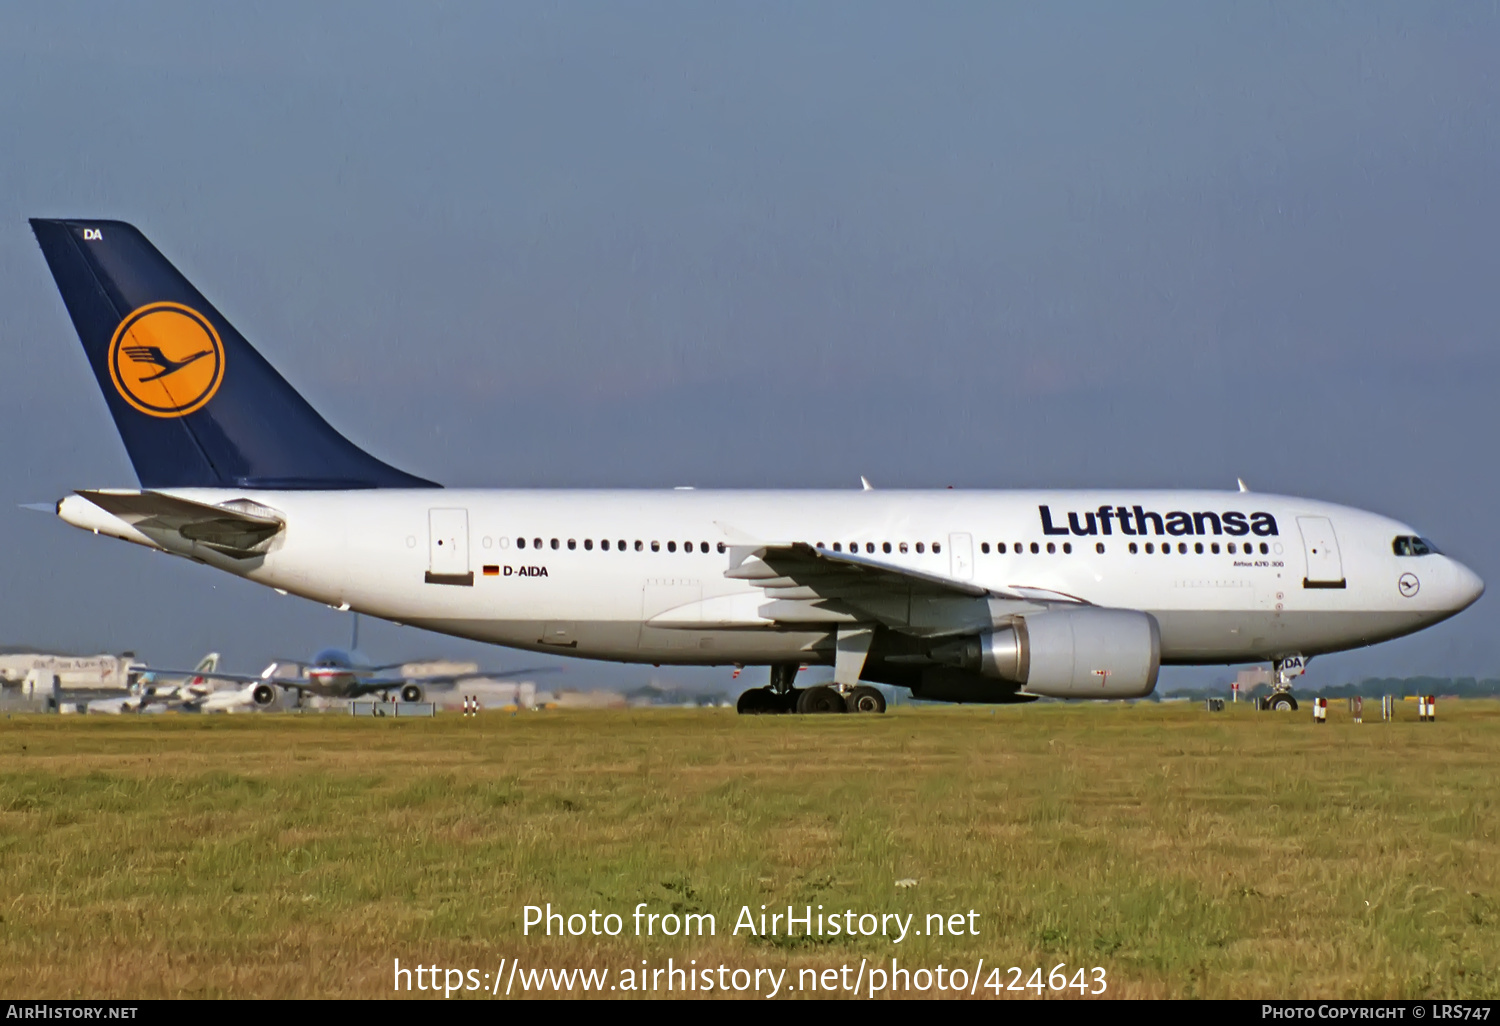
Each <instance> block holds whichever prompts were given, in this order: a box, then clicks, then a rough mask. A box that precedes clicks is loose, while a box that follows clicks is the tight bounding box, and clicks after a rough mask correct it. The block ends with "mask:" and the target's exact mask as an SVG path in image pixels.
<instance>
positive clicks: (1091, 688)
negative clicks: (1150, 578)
mask: <svg viewBox="0 0 1500 1026" xmlns="http://www.w3.org/2000/svg"><path fill="white" fill-rule="evenodd" d="M932 656H933V658H934V659H936V660H937V661H938V662H940V663H944V664H946V665H949V666H955V667H958V668H960V669H963V670H968V671H969V672H971V673H978V674H980V675H982V676H984V677H990V678H995V679H999V680H1006V681H1012V682H1014V683H1016V684H1021V685H1024V687H1025V690H1026V693H1027V694H1032V695H1045V696H1048V697H1050V698H1140V697H1141V696H1143V695H1149V694H1150V693H1151V692H1152V690H1153V689H1154V688H1155V687H1156V676H1157V673H1158V671H1159V670H1160V669H1161V629H1160V627H1159V626H1158V625H1157V623H1156V618H1155V617H1154V616H1152V615H1151V614H1150V613H1142V612H1139V611H1137V610H1133V609H1099V608H1096V607H1093V606H1083V607H1080V608H1077V609H1049V610H1047V611H1046V612H1042V613H1031V614H1028V615H1027V616H1024V617H1021V618H1019V619H1017V620H1016V621H1015V622H1014V623H1013V624H1011V625H1010V626H1008V627H1003V628H1001V629H999V630H995V631H990V632H988V633H985V634H979V635H976V636H974V637H969V638H963V639H960V640H958V641H952V642H948V643H947V644H945V645H940V646H938V647H937V648H935V649H933V651H932Z"/></svg>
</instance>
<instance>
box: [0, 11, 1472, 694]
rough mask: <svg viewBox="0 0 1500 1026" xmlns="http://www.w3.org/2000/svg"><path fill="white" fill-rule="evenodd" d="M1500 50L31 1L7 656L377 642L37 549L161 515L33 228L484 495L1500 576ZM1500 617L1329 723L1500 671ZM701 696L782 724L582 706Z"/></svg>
mask: <svg viewBox="0 0 1500 1026" xmlns="http://www.w3.org/2000/svg"><path fill="white" fill-rule="evenodd" d="M1496 53H1500V9H1497V6H1496V4H1494V3H1484V4H1472V3H1471V4H1464V3H1452V4H1442V5H1436V4H1432V5H1427V4H1422V5H1418V4H1409V3H1391V4H1382V3H1349V4H1342V3H1340V4H1335V3H1316V4H1307V3H1285V4H1277V3H1257V4H1229V3H1186V2H1184V3H1137V4H1129V5H1124V4H1110V3H1057V4H1046V5H1031V4H1007V3H972V4H967V3H940V4H921V5H919V4H912V3H907V4H889V3H878V2H867V0H861V2H859V3H854V2H831V0H830V2H825V3H818V4H806V3H767V2H755V3H750V2H744V3H731V2H725V3H715V4H702V3H652V2H642V3H633V4H617V3H606V2H599V3H548V4H543V3H535V4H497V3H475V4H452V3H430V4H423V5H412V4H396V3H389V2H360V3H347V4H339V3H318V4H302V3H295V4H293V3H286V4H277V3H266V4H257V5H233V6H232V5H203V4H193V3H180V4H175V3H150V2H145V3H136V4H131V5H101V4H95V3H68V2H53V0H48V2H37V3H28V2H18V3H9V4H4V5H0V352H3V353H4V358H5V366H6V368H7V369H8V371H9V373H7V374H4V375H0V404H3V406H0V409H3V421H0V424H3V427H0V432H3V434H0V438H3V441H4V444H0V531H3V537H4V538H5V539H6V542H5V543H4V545H3V546H0V581H3V584H0V644H24V645H36V646H43V647H54V648H58V649H62V650H67V651H78V652H85V651H87V652H94V651H103V650H108V651H120V650H127V649H128V650H132V651H136V652H137V653H139V654H140V655H141V656H143V657H145V658H146V659H148V660H149V661H150V662H152V663H154V664H156V665H186V664H188V661H191V660H196V658H197V656H198V655H200V654H201V653H202V652H204V651H207V650H210V649H213V650H218V651H221V652H223V653H224V656H225V663H224V665H225V666H226V667H229V668H234V669H241V668H248V669H251V670H255V669H258V668H259V667H260V666H261V665H263V664H264V663H265V662H266V661H268V660H269V659H270V658H271V657H273V656H281V657H291V656H306V655H307V654H310V653H311V652H312V651H314V650H315V649H317V648H319V647H322V646H323V645H326V644H331V643H340V642H343V641H345V640H346V639H347V636H348V631H349V623H348V619H349V618H348V615H347V614H340V613H337V612H336V611H332V610H328V609H326V608H324V607H322V606H320V605H317V604H314V603H309V602H306V601H304V600H300V599H296V598H289V597H282V596H278V595H276V594H275V593H274V592H270V591H267V590H265V589H262V588H260V587H258V586H255V585H252V584H249V583H246V582H243V581H239V580H237V579H235V578H232V577H230V576H228V575H225V574H221V573H218V572H215V571H212V570H210V569H208V568H205V567H200V566H196V565H194V564H191V563H188V562H186V561H182V560H177V559H173V558H170V557H166V556H163V555H159V554H154V553H151V552H147V551H145V550H141V549H137V548H135V547H133V546H128V545H123V544H121V543H118V542H112V541H109V540H107V539H100V538H94V537H90V536H88V535H84V534H81V533H80V532H78V531H76V530H74V529H72V528H69V527H67V526H66V525H64V524H62V523H61V522H59V521H57V520H55V519H50V520H49V518H48V517H46V516H45V515H42V514H38V513H35V512H30V511H26V510H22V509H20V508H19V504H21V503H27V502H46V501H50V500H53V499H55V498H57V497H59V496H61V495H64V494H67V493H68V492H69V491H70V490H72V489H74V488H82V487H101V486H115V487H131V486H134V485H135V484H136V481H135V478H134V475H133V473H132V471H131V468H130V464H129V462H128V460H127V459H126V456H125V451H124V448H123V446H122V445H121V444H120V441H119V437H118V435H117V434H116V432H115V430H114V427H113V424H112V423H111V422H110V420H109V418H108V416H107V413H106V409H105V406H104V402H103V399H102V398H101V397H100V395H99V394H98V391H97V388H96V386H95V384H94V381H93V379H92V376H91V374H90V372H89V370H88V367H87V364H86V362H85V360H84V357H83V353H82V350H81V347H80V346H79V343H78V340H77V337H76V335H75V334H74V333H73V330H72V327H71V325H70V323H69V322H68V319H67V316H66V313H65V311H64V308H63V306H62V302H61V300H60V298H59V296H58V294H57V291H56V289H55V287H54V286H53V284H52V281H51V278H50V276H49V275H48V273H47V269H46V265H45V263H44V262H43V260H42V258H41V254H40V252H39V251H38V249H37V247H36V245H35V242H34V240H33V239H32V236H31V233H30V231H29V229H28V227H27V224H26V218H27V217H32V216H52V217H99V218H117V219H122V220H128V221H131V222H133V223H134V224H136V225H137V226H138V227H140V228H141V229H142V230H143V231H144V232H145V233H146V234H147V235H148V237H150V238H151V239H152V241H153V242H154V243H155V244H156V245H157V246H158V247H159V248H160V249H161V250H162V251H163V252H164V253H165V254H166V255H167V256H168V258H169V259H170V260H172V261H173V262H174V263H175V264H176V265H177V266H178V267H179V268H180V269H181V270H182V271H183V272H184V273H185V274H187V276H188V277H189V278H190V279H191V280H193V282H194V283H195V284H196V285H197V286H198V287H199V288H200V289H201V290H202V291H203V292H204V293H205V294H206V295H207V296H208V297H209V299H210V300H211V301H212V302H213V303H214V304H215V305H216V306H217V307H218V308H219V310H220V311H221V312H223V313H224V315H225V316H226V317H228V319H229V320H230V321H231V322H233V323H234V324H235V326H236V327H237V328H239V330H240V331H241V332H242V333H243V334H244V335H245V336H246V337H247V338H249V339H250V340H251V342H252V343H253V344H254V345H255V346H256V347H257V348H258V349H259V350H260V351H261V353H262V354H263V355H265V356H266V357H267V358H268V359H270V360H271V362H272V363H273V364H275V365H276V366H277V368H278V369H279V370H280V371H281V372H282V374H283V375H284V376H285V377H286V378H287V379H288V380H289V381H291V382H292V384H293V385H294V387H296V388H297V389H298V390H299V391H300V392H302V394H303V395H304V396H306V397H307V398H308V399H309V401H311V402H312V403H313V405H314V406H315V407H317V408H318V409H319V410H320V411H321V412H322V413H323V414H324V415H325V416H326V417H327V418H328V419H329V420H330V422H331V423H333V424H334V426H335V427H337V428H339V429H340V430H341V431H342V432H343V433H344V434H346V435H347V436H348V437H350V438H351V439H352V440H353V441H355V442H356V443H357V444H359V445H361V446H362V447H364V448H366V449H368V450H369V451H371V452H373V453H374V454H376V455H378V456H380V457H381V458H383V459H386V460H388V461H390V462H392V463H394V464H395V465H396V466H399V467H401V468H402V469H405V470H408V471H411V472H413V473H416V474H419V475H421V476H424V477H428V478H431V479H434V480H438V481H441V482H443V483H445V484H448V485H466V486H496V487H500V486H504V487H528V486H549V487H551V486H563V487H567V486H580V487H582V486H589V487H597V486H620V487H636V486H640V487H667V486H672V485H683V484H690V485H696V486H699V487H709V486H718V487H835V488H842V487H858V485H859V476H860V475H865V476H867V477H869V478H870V479H871V480H872V481H873V482H874V483H875V484H876V485H877V486H884V487H944V486H947V485H953V486H955V487H957V488H1005V487H1058V488H1064V487H1118V488H1126V487H1193V488H1200V487H1201V488H1223V487H1229V488H1232V487H1234V484H1235V479H1236V478H1244V479H1245V480H1246V481H1247V482H1248V483H1249V485H1250V486H1251V487H1252V488H1253V489H1256V490H1260V491H1269V492H1278V493H1290V494H1295V495H1305V496H1309V497H1315V498H1320V499H1326V500H1330V501H1334V502H1341V503H1346V504H1349V505H1353V506H1358V507H1361V508H1365V509H1371V510H1375V511H1378V512H1381V513H1385V514H1388V515H1391V516H1394V517H1397V518H1400V519H1403V520H1406V521H1408V522H1411V523H1413V524H1415V525H1416V526H1417V527H1418V528H1419V529H1420V530H1421V531H1422V532H1423V533H1424V534H1426V535H1428V536H1430V537H1431V538H1433V539H1434V540H1435V541H1437V542H1438V544H1439V545H1440V546H1442V547H1443V548H1444V550H1445V551H1447V552H1449V553H1451V554H1453V555H1454V556H1456V557H1457V558H1459V559H1460V560H1462V561H1463V562H1465V563H1466V564H1468V565H1469V566H1471V567H1473V568H1474V569H1475V570H1476V571H1477V572H1478V573H1479V574H1480V575H1481V576H1482V577H1484V578H1486V579H1487V580H1489V581H1491V582H1492V583H1493V582H1495V581H1497V580H1500V548H1497V546H1496V523H1495V521H1496V516H1495V513H1496V511H1497V509H1500V483H1497V479H1496V475H1495V474H1494V472H1493V471H1494V466H1495V445H1496V442H1497V430H1496V424H1495V419H1494V417H1493V416H1492V413H1491V411H1492V408H1493V404H1494V396H1495V392H1496V385H1497V383H1500V347H1497V346H1496V345H1495V344H1494V343H1495V335H1496V326H1497V323H1500V289H1497V287H1496V284H1497V282H1500V256H1497V240H1500V195H1497V192H1496V188H1495V182H1496V175H1497V171H1500V124H1497V117H1500V115H1497V112H1500V75H1497V73H1496V71H1495V67H1494V65H1495V62H1494V54H1496ZM1496 602H1497V599H1496V598H1495V597H1494V596H1490V597H1487V598H1485V599H1482V600H1481V601H1480V602H1479V604H1477V605H1476V606H1474V607H1473V608H1471V609H1470V610H1468V611H1466V612H1465V613H1463V614H1461V615H1460V616H1458V617H1457V618H1455V619H1453V620H1451V621H1449V622H1447V623H1445V624H1443V625H1440V626H1438V627H1435V628H1432V629H1430V630H1428V631H1426V632H1423V633H1422V634H1419V635H1416V636H1414V637H1411V638H1407V639H1402V640H1398V641H1395V642H1389V643H1386V644H1383V645H1379V646H1376V647H1374V648H1370V649H1365V650H1361V651H1357V652H1353V653H1346V654H1342V655H1336V656H1326V657H1320V658H1319V659H1317V660H1316V661H1314V662H1313V663H1312V665H1311V668H1310V669H1309V672H1308V682H1309V683H1312V684H1315V685H1316V684H1321V683H1337V682H1342V681H1344V680H1349V679H1357V678H1359V677H1363V676H1405V675H1416V674H1455V675H1477V676H1500V630H1497V629H1496V628H1497V626H1500V624H1497V622H1496V612H1495V608H1496ZM362 642H363V646H362V647H363V648H364V649H365V650H366V651H367V652H368V653H369V654H370V655H371V656H372V657H378V658H379V659H380V660H381V661H388V660H392V659H399V658H406V657H419V656H420V657H426V656H431V655H437V654H442V655H450V656H455V657H462V658H470V659H478V660H479V661H481V662H482V663H484V665H486V666H496V665H498V666H505V665H515V664H516V662H517V660H526V661H528V662H529V663H534V662H535V658H534V657H529V656H525V655H523V654H520V653H512V652H506V651H504V650H499V649H493V648H487V647H485V646H479V645H471V644H468V643H464V642H457V641H454V640H452V639H446V638H441V637H438V636H434V635H429V634H424V633H422V632H420V631H416V630H414V629H410V628H397V627H395V626H393V625H387V624H380V623H377V622H367V623H366V624H365V625H364V627H363V630H362ZM1231 674H1232V671H1231V670H1227V669H1224V668H1213V669H1209V670H1202V671H1190V670H1178V671H1171V672H1170V673H1168V674H1166V675H1164V678H1163V686H1167V687H1170V686H1173V685H1174V684H1176V683H1192V682H1196V681H1199V680H1212V679H1216V678H1227V677H1229V676H1230V675H1231ZM651 675H655V676H656V677H658V678H660V679H670V680H673V681H677V682H680V683H682V684H683V685H684V686H709V687H713V686H723V687H729V686H731V685H730V683H729V681H728V680H727V677H728V671H727V670H725V671H720V670H691V671H674V672H673V673H667V672H666V671H652V670H650V668H645V669H640V668H631V669H624V670H622V669H618V668H612V667H609V666H603V665H597V664H583V663H578V662H570V663H567V664H566V666H565V668H564V670H563V671H562V672H561V673H559V674H558V675H557V676H556V677H555V678H553V680H555V681H556V682H557V683H558V685H559V686H579V687H585V686H591V685H594V684H601V683H604V684H611V685H618V684H620V683H629V682H640V681H643V680H644V679H646V678H647V677H648V676H651Z"/></svg>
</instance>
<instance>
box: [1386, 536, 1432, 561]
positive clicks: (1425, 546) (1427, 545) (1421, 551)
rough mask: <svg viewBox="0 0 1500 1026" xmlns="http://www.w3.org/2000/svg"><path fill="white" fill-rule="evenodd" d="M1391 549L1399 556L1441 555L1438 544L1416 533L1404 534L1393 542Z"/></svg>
mask: <svg viewBox="0 0 1500 1026" xmlns="http://www.w3.org/2000/svg"><path fill="white" fill-rule="evenodd" d="M1391 551H1393V552H1395V553H1396V555H1398V556H1436V555H1440V553H1439V552H1438V550H1437V546H1436V545H1434V544H1432V542H1430V541H1428V540H1427V539H1426V538H1418V537H1417V536H1416V535H1414V534H1403V535H1401V536H1400V537H1398V538H1397V539H1396V540H1395V541H1393V542H1391Z"/></svg>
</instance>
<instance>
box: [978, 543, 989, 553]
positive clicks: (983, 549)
mask: <svg viewBox="0 0 1500 1026" xmlns="http://www.w3.org/2000/svg"><path fill="white" fill-rule="evenodd" d="M979 551H980V552H983V553H984V554H985V555H986V556H988V555H989V554H990V543H989V542H980V543H979Z"/></svg>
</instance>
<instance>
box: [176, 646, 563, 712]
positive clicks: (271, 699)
mask: <svg viewBox="0 0 1500 1026" xmlns="http://www.w3.org/2000/svg"><path fill="white" fill-rule="evenodd" d="M403 665H405V663H381V664H371V663H368V662H366V661H365V659H364V657H363V656H362V655H361V654H360V653H359V652H358V651H356V650H354V649H342V648H325V649H323V650H322V651H320V652H318V654H317V655H315V656H313V658H312V661H311V662H310V663H297V662H291V661H287V660H278V661H275V662H272V663H271V664H270V665H269V666H267V667H266V668H265V669H264V670H262V671H261V672H260V673H259V674H257V675H255V676H250V675H248V674H240V673H221V672H219V671H218V670H211V671H208V672H205V673H202V674H201V675H200V676H201V677H202V678H205V679H207V680H210V681H223V682H225V683H227V684H238V685H242V686H241V687H238V688H231V689H228V690H223V689H220V690H217V691H214V692H213V693H212V694H209V695H206V696H205V697H204V698H203V699H201V700H200V701H199V702H197V703H194V704H187V703H184V708H185V709H188V710H189V711H194V710H195V711H199V712H217V711H221V710H224V709H229V708H237V707H240V706H244V707H247V708H258V709H269V708H273V707H275V706H277V705H279V704H281V703H282V692H283V691H290V692H293V693H294V694H296V695H297V696H298V698H299V699H300V697H301V696H303V695H317V696H319V697H323V698H361V697H364V696H366V695H372V694H381V695H388V694H392V693H394V694H395V695H398V696H399V697H400V699H401V701H403V702H421V701H423V700H424V699H425V698H426V696H427V691H428V689H429V688H434V687H444V686H449V687H451V686H453V685H456V684H462V683H464V682H465V681H472V680H504V679H509V678H513V677H518V676H529V675H532V674H537V673H548V672H551V671H552V670H554V669H555V667H544V666H531V667H519V668H517V669H510V670H469V671H466V672H463V673H428V674H417V675H407V674H400V673H391V672H390V671H392V670H398V669H400V667H402V666H403ZM288 667H290V668H292V670H294V671H300V672H287V668H288ZM158 672H167V673H170V672H172V671H158Z"/></svg>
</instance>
